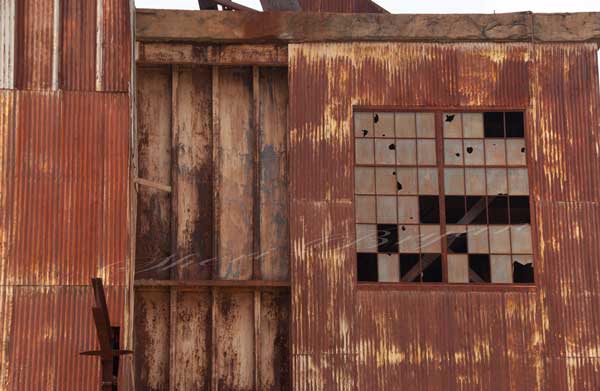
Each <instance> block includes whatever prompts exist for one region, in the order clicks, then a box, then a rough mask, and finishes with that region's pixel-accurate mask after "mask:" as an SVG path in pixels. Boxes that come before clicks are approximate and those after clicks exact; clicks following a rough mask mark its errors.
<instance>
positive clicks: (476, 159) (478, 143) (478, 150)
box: [464, 140, 485, 166]
mask: <svg viewBox="0 0 600 391" xmlns="http://www.w3.org/2000/svg"><path fill="white" fill-rule="evenodd" d="M464 149H465V151H464V155H465V165H467V166H482V165H483V164H484V163H485V159H484V154H483V140H465V141H464Z"/></svg>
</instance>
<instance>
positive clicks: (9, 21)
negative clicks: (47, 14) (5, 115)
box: [0, 0, 16, 89]
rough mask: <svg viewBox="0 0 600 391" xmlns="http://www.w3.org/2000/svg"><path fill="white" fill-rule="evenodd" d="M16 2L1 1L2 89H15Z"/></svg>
mask: <svg viewBox="0 0 600 391" xmlns="http://www.w3.org/2000/svg"><path fill="white" fill-rule="evenodd" d="M15 1H16V0H0V88H5V89H11V88H14V70H15Z"/></svg>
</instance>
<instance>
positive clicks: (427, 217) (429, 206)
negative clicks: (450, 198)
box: [419, 196, 440, 224]
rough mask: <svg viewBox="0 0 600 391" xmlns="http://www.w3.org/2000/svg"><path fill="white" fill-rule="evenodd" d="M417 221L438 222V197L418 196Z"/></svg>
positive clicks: (425, 222)
mask: <svg viewBox="0 0 600 391" xmlns="http://www.w3.org/2000/svg"><path fill="white" fill-rule="evenodd" d="M419 221H420V222H421V223H423V224H439V223H440V199H439V197H437V196H436V197H432V196H419Z"/></svg>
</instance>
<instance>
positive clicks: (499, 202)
mask: <svg viewBox="0 0 600 391" xmlns="http://www.w3.org/2000/svg"><path fill="white" fill-rule="evenodd" d="M488 217H489V221H490V224H508V197H507V196H491V197H489V204H488Z"/></svg>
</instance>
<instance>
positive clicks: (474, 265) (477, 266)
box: [469, 254, 491, 283]
mask: <svg viewBox="0 0 600 391" xmlns="http://www.w3.org/2000/svg"><path fill="white" fill-rule="evenodd" d="M469 282H475V283H486V282H491V273H490V256H489V255H484V254H475V255H473V254H471V255H469Z"/></svg>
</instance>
